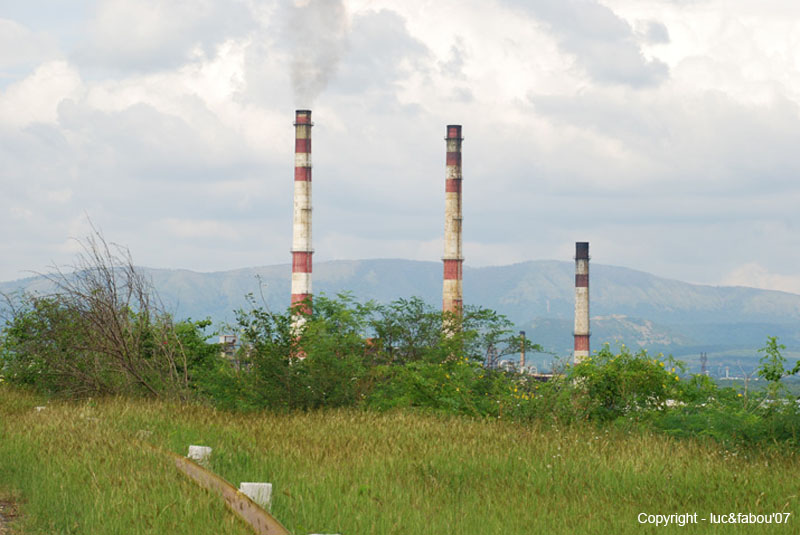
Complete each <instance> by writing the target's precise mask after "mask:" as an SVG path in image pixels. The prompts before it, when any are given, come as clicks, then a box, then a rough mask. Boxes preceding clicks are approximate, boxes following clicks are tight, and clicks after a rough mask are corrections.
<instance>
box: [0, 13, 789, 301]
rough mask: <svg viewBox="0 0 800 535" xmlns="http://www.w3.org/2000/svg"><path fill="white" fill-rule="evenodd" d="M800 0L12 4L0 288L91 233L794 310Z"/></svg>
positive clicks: (5, 82) (2, 123)
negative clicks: (599, 281)
mask: <svg viewBox="0 0 800 535" xmlns="http://www.w3.org/2000/svg"><path fill="white" fill-rule="evenodd" d="M799 106H800V3H798V2H795V1H794V0H762V1H760V2H753V1H752V0H435V1H434V0H430V1H429V0H404V1H403V2H399V1H389V0H348V1H335V0H295V1H291V0H283V1H272V0H264V1H257V0H136V1H133V0H26V1H25V2H19V1H17V0H0V185H2V193H0V228H2V236H3V239H2V240H0V256H1V257H2V259H3V260H2V262H0V280H12V279H17V278H21V277H25V276H29V275H30V274H31V272H41V271H46V270H47V268H48V266H50V265H54V264H56V265H68V264H69V263H70V261H72V260H73V259H74V255H75V252H76V250H77V247H78V244H77V242H76V241H75V239H76V238H82V237H84V236H87V235H88V234H89V233H90V231H91V227H90V225H91V224H93V225H94V226H95V227H97V228H98V229H100V230H101V231H102V233H103V234H104V236H105V237H106V239H107V240H109V241H111V242H115V243H119V244H122V245H124V246H126V247H128V248H129V249H130V251H131V254H132V256H133V258H134V261H135V262H136V263H137V264H140V265H146V266H150V267H160V268H176V269H177V268H181V269H190V270H194V271H219V270H228V269H236V268H241V267H250V266H261V265H269V264H277V263H286V262H289V260H290V252H289V251H290V248H291V224H292V191H293V176H294V173H293V165H294V156H293V151H294V128H293V127H292V122H293V120H294V110H295V109H297V108H310V109H312V110H313V120H314V123H315V126H314V128H313V133H312V135H313V165H314V171H313V188H314V191H313V202H314V212H313V224H314V228H313V246H314V250H315V256H314V258H315V261H316V262H320V261H325V260H334V259H366V258H409V259H417V260H430V261H439V260H440V259H441V256H442V253H443V244H442V235H443V229H444V179H445V143H444V139H443V138H444V136H445V133H446V132H445V127H446V125H447V124H461V125H463V135H464V138H465V139H464V144H463V151H464V152H463V173H464V185H463V191H464V194H463V195H464V199H463V202H464V208H463V215H464V224H463V228H464V254H465V257H466V265H467V266H487V265H503V264H509V263H514V262H521V261H526V260H538V259H560V260H571V259H572V257H573V255H574V243H575V242H576V241H589V242H590V243H591V246H590V247H591V250H590V252H591V255H592V261H593V262H600V263H603V264H613V265H620V266H626V267H630V268H634V269H640V270H643V271H648V272H651V273H654V274H656V275H659V276H663V277H668V278H674V279H680V280H684V281H688V282H696V283H705V284H719V285H722V284H724V285H744V286H754V287H760V288H769V289H777V290H784V291H792V292H796V293H800V272H798V270H797V267H796V266H800V233H799V232H798V227H800V209H798V207H800V180H798V176H800V174H799V172H800V145H798V140H800V107H799Z"/></svg>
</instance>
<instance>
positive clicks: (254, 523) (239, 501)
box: [149, 445, 290, 535]
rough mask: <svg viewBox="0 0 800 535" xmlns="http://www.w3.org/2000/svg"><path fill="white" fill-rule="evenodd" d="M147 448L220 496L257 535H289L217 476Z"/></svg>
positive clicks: (177, 457)
mask: <svg viewBox="0 0 800 535" xmlns="http://www.w3.org/2000/svg"><path fill="white" fill-rule="evenodd" d="M149 446H150V447H151V448H152V449H153V450H155V451H157V452H160V453H163V454H164V455H168V456H169V457H171V458H172V459H173V461H174V462H175V466H176V467H177V468H178V470H180V471H181V472H183V474H184V475H186V477H188V478H189V479H191V480H192V481H194V482H195V483H197V484H198V485H200V486H201V487H203V488H204V489H207V490H210V491H211V492H214V493H216V494H219V495H220V496H222V499H223V500H225V503H226V504H227V505H228V507H229V508H230V509H231V511H233V512H234V513H236V514H237V515H238V516H239V517H240V518H241V519H242V520H244V521H245V522H246V523H247V524H248V525H249V526H251V527H252V528H253V530H254V531H255V532H256V533H258V534H259V535H290V532H289V530H288V529H286V528H285V527H284V526H283V524H281V523H280V522H279V521H278V519H277V518H275V517H274V516H272V515H271V514H269V513H268V512H267V511H265V510H264V509H262V508H261V507H259V505H258V504H257V503H255V502H254V501H253V500H251V499H250V498H249V497H247V496H246V495H245V494H243V493H241V492H240V491H239V490H238V489H237V488H236V487H234V486H233V485H231V484H230V483H228V482H227V481H225V480H224V479H222V478H221V477H219V476H218V475H216V474H214V473H213V472H211V471H209V470H206V469H205V468H203V467H202V466H200V465H199V464H197V463H195V462H194V461H192V460H190V459H187V458H186V457H181V456H180V455H177V454H175V453H172V452H171V451H163V450H159V449H157V448H155V447H154V446H152V445H149Z"/></svg>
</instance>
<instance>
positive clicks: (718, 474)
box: [0, 387, 800, 535]
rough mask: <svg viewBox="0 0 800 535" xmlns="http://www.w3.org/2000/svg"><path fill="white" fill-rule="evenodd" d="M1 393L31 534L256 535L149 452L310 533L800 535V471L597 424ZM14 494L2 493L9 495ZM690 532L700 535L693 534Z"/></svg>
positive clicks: (772, 459) (5, 469) (6, 457)
mask: <svg viewBox="0 0 800 535" xmlns="http://www.w3.org/2000/svg"><path fill="white" fill-rule="evenodd" d="M43 403H44V401H43V400H42V399H40V398H37V397H34V396H32V395H30V394H27V393H22V392H19V391H17V390H13V389H10V388H2V387H0V489H2V490H4V491H5V492H11V493H13V494H14V495H15V496H17V497H19V498H20V500H21V503H20V509H21V513H22V518H21V520H20V522H19V523H18V528H20V529H21V531H22V532H23V533H48V534H50V533H54V534H55V533H91V534H105V533H109V534H111V533H115V534H116V533H154V534H155V533H170V534H183V533H186V534H189V533H191V534H204V533H248V531H247V529H246V528H245V527H244V525H243V524H241V523H240V522H239V521H238V520H236V519H235V518H234V517H233V515H231V514H230V513H229V512H228V511H227V510H226V509H225V507H224V506H223V505H222V501H221V500H220V499H218V498H216V497H214V496H212V495H209V494H208V493H206V492H205V491H203V490H201V489H199V488H197V487H195V486H194V485H193V484H192V483H190V482H189V481H188V480H186V479H185V478H184V477H183V476H182V475H180V474H179V473H178V472H177V470H176V469H175V468H174V467H173V466H172V465H171V464H170V462H169V461H168V460H166V459H164V458H162V457H160V456H158V455H157V454H155V453H153V452H151V451H149V450H148V449H147V448H143V447H141V446H140V445H139V444H138V443H136V442H135V439H136V438H137V437H138V438H139V439H142V440H146V441H147V442H149V443H151V444H153V445H156V446H159V447H162V448H165V449H169V450H171V451H174V452H177V453H180V454H185V453H186V450H187V447H188V445H189V444H203V445H208V446H211V447H213V448H214V453H213V456H212V460H211V469H212V470H214V471H215V472H216V473H218V474H220V475H221V476H222V477H224V478H225V479H227V480H228V481H230V482H232V483H233V484H234V485H238V483H239V482H240V481H269V482H272V483H273V485H274V491H273V492H274V498H273V508H272V512H273V514H274V515H275V516H276V517H277V518H278V519H280V520H281V522H282V523H283V524H284V525H286V526H287V527H288V528H289V529H290V530H291V531H292V532H293V533H295V534H306V533H312V532H313V533H342V534H347V535H350V534H352V535H356V534H358V535H362V534H364V535H366V534H460V533H464V534H475V533H481V534H505V535H508V534H529V533H587V534H588V533H634V532H635V533H641V532H655V531H658V532H659V533H686V532H693V533H697V532H701V533H702V532H710V533H716V532H719V533H797V532H798V531H800V519H798V518H797V514H798V512H800V511H798V509H799V508H798V494H800V484H798V483H797V481H798V480H797V473H798V469H800V460H799V459H798V456H797V455H795V454H793V453H791V452H787V453H781V452H779V451H771V452H762V453H754V452H744V451H742V452H729V451H726V450H724V449H721V448H720V447H719V446H716V445H714V444H713V443H707V444H702V443H699V442H696V441H690V440H676V439H671V438H669V437H665V436H662V435H655V434H649V433H639V432H626V431H621V430H617V429H611V428H609V429H606V430H602V431H598V430H597V429H595V428H593V427H592V426H588V425H587V426H575V427H571V428H566V429H558V428H555V427H552V426H546V427H545V426H536V425H519V424H514V423H510V422H487V421H483V420H472V419H468V418H464V417H448V416H440V415H430V414H421V413H415V412H409V411H402V412H390V413H375V412H364V411H357V410H341V411H324V412H313V413H306V414H300V413H298V414H289V415H285V414H284V415H279V414H270V413H253V414H231V413H227V412H220V411H215V410H213V409H209V408H205V407H201V406H197V405H178V404H169V403H161V402H154V401H143V400H136V401H131V400H123V399H112V400H102V401H87V402H58V401H51V402H49V403H48V405H47V409H45V410H44V411H41V412H36V411H35V410H34V409H33V407H34V406H36V405H40V404H43ZM2 490H0V492H2ZM779 511H783V512H791V513H793V514H792V516H791V517H790V519H789V522H788V525H784V526H780V525H774V524H773V525H738V526H731V525H722V526H710V525H708V524H707V523H701V524H700V525H699V526H694V527H688V528H687V527H683V528H680V527H670V528H655V527H652V526H642V525H639V524H638V523H637V520H636V518H637V515H638V514H639V513H642V512H645V513H652V514H656V513H661V514H669V513H683V512H689V513H692V512H697V513H699V516H700V517H703V516H706V517H707V516H708V513H712V512H713V513H715V514H719V513H738V512H742V513H748V512H752V513H760V514H764V513H773V512H779ZM687 530H689V531H687Z"/></svg>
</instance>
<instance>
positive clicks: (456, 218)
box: [442, 124, 464, 316]
mask: <svg viewBox="0 0 800 535" xmlns="http://www.w3.org/2000/svg"><path fill="white" fill-rule="evenodd" d="M463 140H464V138H463V137H461V125H460V124H451V125H447V137H446V138H445V142H446V143H447V172H446V175H445V188H444V191H445V194H444V195H445V201H444V257H443V258H442V260H443V261H444V285H443V289H442V311H443V312H452V313H454V314H457V315H459V316H460V315H461V308H462V306H463V304H464V297H463V293H462V284H461V275H462V266H463V263H464V257H463V255H462V250H461V222H462V216H461V180H462V175H461V142H462V141H463Z"/></svg>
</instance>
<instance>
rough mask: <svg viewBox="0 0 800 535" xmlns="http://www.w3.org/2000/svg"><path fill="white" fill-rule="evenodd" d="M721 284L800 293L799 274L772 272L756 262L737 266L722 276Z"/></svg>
mask: <svg viewBox="0 0 800 535" xmlns="http://www.w3.org/2000/svg"><path fill="white" fill-rule="evenodd" d="M721 284H723V285H726V286H749V287H751V288H762V289H765V290H778V291H781V292H791V293H796V294H800V275H786V274H780V273H772V272H770V271H768V270H767V269H766V268H765V267H764V266H762V265H760V264H759V263H758V262H748V263H746V264H743V265H741V266H739V267H737V268H736V269H734V270H733V271H731V272H730V273H728V274H727V275H725V276H724V277H723V278H722V280H721Z"/></svg>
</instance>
